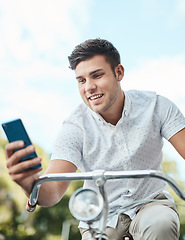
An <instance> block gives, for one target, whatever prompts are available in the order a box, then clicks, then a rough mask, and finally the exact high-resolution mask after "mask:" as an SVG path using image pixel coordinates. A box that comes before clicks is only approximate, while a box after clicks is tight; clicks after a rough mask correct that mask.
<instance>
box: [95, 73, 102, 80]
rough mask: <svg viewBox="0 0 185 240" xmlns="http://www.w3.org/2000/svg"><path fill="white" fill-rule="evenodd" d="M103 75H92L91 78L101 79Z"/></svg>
mask: <svg viewBox="0 0 185 240" xmlns="http://www.w3.org/2000/svg"><path fill="white" fill-rule="evenodd" d="M103 75H104V73H97V74H94V75H93V78H94V79H98V78H101V77H102V76H103Z"/></svg>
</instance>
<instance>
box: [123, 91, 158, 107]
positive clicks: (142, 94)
mask: <svg viewBox="0 0 185 240" xmlns="http://www.w3.org/2000/svg"><path fill="white" fill-rule="evenodd" d="M125 95H126V96H128V97H129V98H130V100H131V102H134V103H140V104H143V103H144V102H145V103H146V102H151V101H156V99H157V94H156V92H152V91H142V90H128V91H125Z"/></svg>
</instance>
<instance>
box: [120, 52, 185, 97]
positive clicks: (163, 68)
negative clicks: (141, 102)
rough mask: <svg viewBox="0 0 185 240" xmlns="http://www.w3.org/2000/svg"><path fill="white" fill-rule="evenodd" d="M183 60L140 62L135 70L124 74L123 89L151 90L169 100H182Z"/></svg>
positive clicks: (184, 63)
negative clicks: (169, 98)
mask: <svg viewBox="0 0 185 240" xmlns="http://www.w3.org/2000/svg"><path fill="white" fill-rule="evenodd" d="M184 79H185V58H183V57H180V56H177V57H173V58H167V57H164V58H160V59H153V60H148V61H142V62H141V63H140V66H139V67H137V69H134V70H132V71H130V72H126V73H125V80H124V82H123V83H122V84H123V87H124V88H127V89H129V88H135V89H143V90H153V91H157V92H158V93H160V94H163V95H165V96H167V97H171V98H184V88H183V86H184Z"/></svg>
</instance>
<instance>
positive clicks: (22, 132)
mask: <svg viewBox="0 0 185 240" xmlns="http://www.w3.org/2000/svg"><path fill="white" fill-rule="evenodd" d="M2 127H3V129H4V132H5V134H6V136H7V138H8V141H9V142H14V141H18V140H22V141H24V143H25V146H24V148H25V147H27V146H29V145H31V144H32V143H31V140H30V138H29V136H28V134H27V132H26V129H25V127H24V125H23V123H22V121H21V119H15V120H13V121H10V122H7V123H3V124H2ZM18 150H19V149H17V150H16V151H18ZM35 157H37V154H36V152H33V153H30V154H28V155H26V156H25V157H23V158H22V159H21V161H25V160H30V159H32V158H35ZM40 166H41V164H37V165H35V166H33V167H32V168H31V169H35V168H38V167H40Z"/></svg>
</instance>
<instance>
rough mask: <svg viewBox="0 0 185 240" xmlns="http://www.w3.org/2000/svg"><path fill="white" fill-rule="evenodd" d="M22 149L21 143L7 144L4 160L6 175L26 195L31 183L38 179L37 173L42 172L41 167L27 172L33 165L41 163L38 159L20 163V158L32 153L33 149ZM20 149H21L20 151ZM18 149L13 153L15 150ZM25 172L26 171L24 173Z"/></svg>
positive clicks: (29, 190) (31, 146) (29, 147)
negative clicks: (6, 169)
mask: <svg viewBox="0 0 185 240" xmlns="http://www.w3.org/2000/svg"><path fill="white" fill-rule="evenodd" d="M23 147H24V142H23V141H16V142H12V143H8V144H7V145H6V148H5V153H6V160H7V164H6V166H7V168H8V173H9V175H10V177H11V178H12V180H13V181H14V182H16V183H17V184H18V185H20V186H21V187H22V188H23V189H24V190H25V191H26V193H27V194H29V193H30V192H31V188H32V185H33V182H34V181H35V180H36V179H38V177H39V175H38V174H37V173H39V172H40V171H41V170H42V167H40V168H36V169H33V170H27V169H28V168H30V167H33V166H34V165H37V164H39V163H40V162H41V159H40V158H39V157H37V158H33V159H31V160H27V161H22V162H20V160H21V158H22V157H24V156H26V155H28V154H29V153H32V152H34V150H35V148H34V146H33V145H30V146H28V147H26V148H23ZM20 148H21V149H20ZM17 149H20V150H18V151H16V152H15V150H17ZM26 170H27V171H26Z"/></svg>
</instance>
